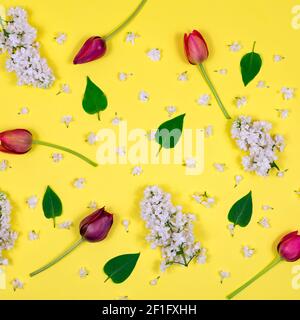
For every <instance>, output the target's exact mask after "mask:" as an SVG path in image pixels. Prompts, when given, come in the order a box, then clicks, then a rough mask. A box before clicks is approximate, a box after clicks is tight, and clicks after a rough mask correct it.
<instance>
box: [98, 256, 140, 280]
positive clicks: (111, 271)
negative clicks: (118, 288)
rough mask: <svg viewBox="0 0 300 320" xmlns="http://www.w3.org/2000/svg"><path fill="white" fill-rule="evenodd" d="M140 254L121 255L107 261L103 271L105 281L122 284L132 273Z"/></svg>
mask: <svg viewBox="0 0 300 320" xmlns="http://www.w3.org/2000/svg"><path fill="white" fill-rule="evenodd" d="M139 257H140V253H132V254H123V255H121V256H117V257H114V258H112V259H111V260H109V261H108V262H107V263H106V264H105V266H104V268H103V270H104V272H105V274H106V275H107V279H106V280H105V282H106V281H107V280H108V279H111V280H112V281H113V282H114V283H122V282H124V281H125V280H126V279H127V278H128V277H129V276H130V275H131V273H132V271H133V269H134V267H135V265H136V263H137V261H138V259H139Z"/></svg>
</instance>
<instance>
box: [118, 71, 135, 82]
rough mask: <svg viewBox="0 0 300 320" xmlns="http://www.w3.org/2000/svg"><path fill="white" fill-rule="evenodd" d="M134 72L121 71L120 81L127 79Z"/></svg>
mask: <svg viewBox="0 0 300 320" xmlns="http://www.w3.org/2000/svg"><path fill="white" fill-rule="evenodd" d="M132 75H133V74H132V73H126V72H119V74H118V77H119V80H120V81H126V80H127V79H128V78H129V76H132Z"/></svg>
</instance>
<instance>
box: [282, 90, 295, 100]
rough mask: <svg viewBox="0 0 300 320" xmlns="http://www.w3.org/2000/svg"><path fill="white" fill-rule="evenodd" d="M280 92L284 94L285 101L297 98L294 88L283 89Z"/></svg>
mask: <svg viewBox="0 0 300 320" xmlns="http://www.w3.org/2000/svg"><path fill="white" fill-rule="evenodd" d="M280 92H281V93H282V97H283V99H284V100H291V99H293V98H294V96H295V89H294V88H287V87H282V88H281V90H280Z"/></svg>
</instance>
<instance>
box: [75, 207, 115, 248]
mask: <svg viewBox="0 0 300 320" xmlns="http://www.w3.org/2000/svg"><path fill="white" fill-rule="evenodd" d="M112 224H113V215H112V214H110V213H108V212H106V211H105V209H104V207H103V208H102V209H99V210H97V211H95V212H94V213H92V214H91V215H89V216H87V217H86V218H84V219H83V220H82V221H81V223H80V227H79V228H80V234H81V236H82V237H83V238H84V239H85V240H87V241H89V242H98V241H101V240H103V239H105V238H106V236H107V234H108V232H109V230H110V228H111V226H112Z"/></svg>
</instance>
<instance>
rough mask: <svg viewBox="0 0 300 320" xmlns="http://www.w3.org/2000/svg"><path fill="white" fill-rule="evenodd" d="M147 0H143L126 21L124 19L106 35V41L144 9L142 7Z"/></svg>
mask: <svg viewBox="0 0 300 320" xmlns="http://www.w3.org/2000/svg"><path fill="white" fill-rule="evenodd" d="M146 2H147V0H142V1H141V3H140V4H139V5H138V6H137V8H136V9H135V10H134V11H133V12H132V14H131V15H130V16H129V17H128V18H127V19H126V20H125V21H123V22H122V23H121V24H120V25H119V26H118V27H117V28H115V29H114V30H113V31H111V32H110V33H109V34H107V35H106V36H104V37H103V39H104V40H106V41H107V40H110V39H111V38H112V37H113V36H114V35H115V34H117V33H118V32H119V31H121V30H122V29H123V28H124V27H126V26H127V24H128V23H129V22H130V21H131V20H133V19H134V18H135V17H136V16H137V15H138V13H139V12H140V11H141V10H142V8H143V6H144V5H145V4H146Z"/></svg>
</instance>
